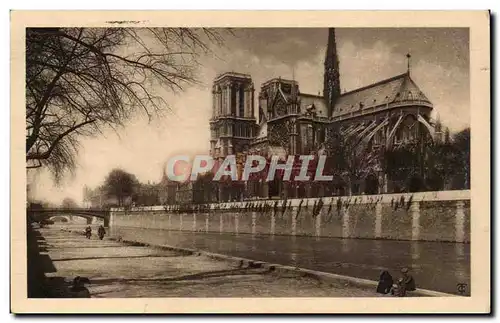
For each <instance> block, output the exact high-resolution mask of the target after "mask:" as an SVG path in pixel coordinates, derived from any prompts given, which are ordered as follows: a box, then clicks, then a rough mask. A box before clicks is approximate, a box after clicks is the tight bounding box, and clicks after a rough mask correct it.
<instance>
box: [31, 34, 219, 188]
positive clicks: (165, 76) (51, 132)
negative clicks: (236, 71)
mask: <svg viewBox="0 0 500 323" xmlns="http://www.w3.org/2000/svg"><path fill="white" fill-rule="evenodd" d="M221 41H222V38H221V36H220V33H219V32H216V31H213V30H207V29H187V28H28V29H26V160H27V164H28V168H36V167H41V166H43V165H46V166H49V168H50V169H51V170H52V172H53V174H54V175H56V179H59V178H60V175H61V174H62V173H64V171H65V170H68V169H72V168H73V167H74V166H75V155H76V153H77V149H78V142H79V141H78V140H79V137H80V136H88V135H94V134H97V133H99V132H101V131H102V130H103V129H104V127H111V128H115V127H116V126H119V125H122V124H123V122H124V121H125V120H127V119H128V118H130V117H131V116H132V115H133V114H134V113H135V112H137V111H142V112H143V113H144V114H146V115H147V116H148V117H149V118H151V117H152V116H154V115H157V114H158V113H160V112H162V111H165V110H166V108H167V106H168V105H167V102H166V101H165V99H164V98H163V97H162V96H161V94H160V93H157V92H158V91H157V90H156V89H159V88H162V89H166V90H170V91H174V92H175V91H181V90H183V89H184V88H185V87H186V86H187V85H190V84H194V83H197V78H196V76H195V75H196V73H195V72H196V68H197V66H198V55H199V54H200V53H202V52H203V51H205V52H206V51H208V50H209V43H211V42H215V43H220V42H221Z"/></svg>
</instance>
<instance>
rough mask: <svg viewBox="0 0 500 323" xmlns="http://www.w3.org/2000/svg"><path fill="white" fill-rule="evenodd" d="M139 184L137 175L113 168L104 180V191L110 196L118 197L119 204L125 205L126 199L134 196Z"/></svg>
mask: <svg viewBox="0 0 500 323" xmlns="http://www.w3.org/2000/svg"><path fill="white" fill-rule="evenodd" d="M138 186H139V181H138V180H137V178H136V177H135V175H133V174H130V173H128V172H126V171H124V170H122V169H117V168H116V169H113V170H112V171H111V172H110V173H109V174H108V176H107V177H106V179H105V180H104V186H103V188H104V192H105V194H106V196H108V197H114V198H116V201H117V203H118V206H123V205H124V203H125V199H126V198H128V197H130V198H131V197H132V196H133V195H134V194H135V193H136V192H137V188H138Z"/></svg>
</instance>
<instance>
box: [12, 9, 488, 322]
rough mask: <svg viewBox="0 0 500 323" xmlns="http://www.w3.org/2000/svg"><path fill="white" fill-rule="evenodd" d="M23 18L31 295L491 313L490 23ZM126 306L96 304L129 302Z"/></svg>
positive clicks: (481, 17) (22, 221)
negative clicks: (299, 23) (94, 21)
mask: <svg viewBox="0 0 500 323" xmlns="http://www.w3.org/2000/svg"><path fill="white" fill-rule="evenodd" d="M18 14H19V16H18V17H17V20H15V21H14V22H16V21H17V23H19V24H20V25H19V27H22V28H17V30H18V32H17V33H18V34H19V36H20V37H21V38H20V39H18V40H14V38H13V42H16V43H17V44H18V47H17V49H18V50H19V52H16V53H14V48H13V52H12V55H13V56H12V60H13V63H12V64H14V61H15V62H17V66H19V67H22V68H21V69H15V70H13V73H15V74H17V76H16V77H17V78H16V82H15V83H13V90H14V85H15V86H17V85H19V88H16V90H17V91H19V95H18V101H13V102H12V107H11V109H12V110H16V111H17V112H16V115H18V117H16V118H17V119H16V120H18V121H19V122H18V123H17V126H18V128H14V126H13V127H12V129H13V130H12V133H14V132H16V133H18V135H17V137H18V138H19V139H20V140H18V142H19V143H20V145H22V137H21V136H20V135H19V134H20V133H21V129H20V127H21V126H22V124H21V123H22V116H24V117H25V124H24V125H25V129H26V130H25V142H24V144H25V164H24V165H23V161H22V157H21V156H20V155H19V156H17V157H18V159H19V161H18V163H17V164H12V165H13V166H12V167H13V168H16V169H19V171H18V172H16V174H21V175H20V176H24V178H23V177H21V178H20V179H19V182H18V186H19V187H18V188H17V189H16V192H17V193H18V194H19V198H17V201H19V202H20V203H16V211H15V212H14V204H13V206H12V207H13V209H12V212H13V213H12V214H11V219H12V223H13V228H12V234H13V236H12V237H11V239H12V241H13V243H14V240H15V241H16V243H15V244H13V245H12V250H14V248H17V247H19V248H20V250H21V249H23V250H26V253H25V254H23V255H17V256H15V258H16V259H18V260H19V261H20V262H16V261H15V260H16V259H14V258H13V265H12V266H15V267H16V268H17V270H22V274H21V272H20V271H19V275H17V276H16V279H17V280H19V281H21V280H23V282H22V284H21V285H20V286H25V287H26V288H25V289H24V290H18V291H16V293H18V295H17V296H18V297H20V298H23V302H30V301H36V300H45V301H47V302H50V304H53V307H52V308H57V307H58V305H57V304H63V303H61V302H62V300H58V299H62V298H70V299H74V301H75V302H78V300H76V299H79V298H100V299H106V300H100V301H99V302H112V300H110V299H117V298H119V299H124V300H127V299H129V300H130V301H132V299H134V300H135V301H136V302H140V300H141V299H142V300H144V302H145V303H141V304H162V303H161V301H162V299H163V300H164V302H172V300H167V299H173V298H175V299H184V301H187V300H192V301H193V303H192V304H197V303H195V302H197V301H200V300H201V301H203V300H208V299H215V302H218V301H217V299H221V300H222V298H223V299H224V301H223V302H225V300H226V299H232V300H233V301H237V300H238V299H240V300H241V298H256V299H259V301H258V303H259V304H262V309H263V310H264V308H266V303H268V302H274V301H277V302H279V301H280V299H281V300H283V301H284V300H290V301H293V303H288V304H300V303H301V302H302V300H304V302H305V301H306V300H311V299H319V300H320V301H322V302H324V303H322V304H328V303H331V305H332V304H337V305H335V306H333V307H330V308H327V309H325V311H327V312H331V311H333V312H335V311H340V312H343V310H341V309H339V307H342V306H341V305H340V304H351V312H352V313H358V312H361V311H362V310H359V311H358V310H357V309H356V308H355V307H354V306H355V305H354V303H357V300H358V299H357V298H359V301H361V302H374V303H373V304H374V306H376V307H378V308H379V309H380V310H381V311H384V312H387V313H391V312H392V313H396V312H399V310H398V308H400V307H401V306H406V305H408V306H409V307H410V308H411V307H412V305H411V304H419V303H420V302H422V303H421V304H422V306H421V307H418V306H415V307H413V308H414V309H415V310H416V309H417V308H418V309H420V310H419V311H422V309H425V308H428V309H429V311H431V310H432V308H439V307H437V306H438V305H437V304H439V302H440V300H441V301H443V303H442V304H443V305H447V304H448V305H449V304H452V303H453V302H457V303H456V304H462V305H456V311H457V312H461V309H460V306H464V308H463V309H462V310H465V309H466V308H468V305H469V304H472V302H473V301H475V302H476V303H477V304H476V306H475V307H472V306H471V308H475V309H478V308H479V309H483V310H482V311H483V312H484V311H489V306H490V304H489V266H490V259H489V255H490V254H489V248H490V247H489V239H490V231H489V230H490V229H489V217H490V214H489V194H490V192H489V146H488V145H489V122H490V120H489V42H488V40H489V29H488V24H489V17H488V13H487V12H468V13H467V12H465V13H462V15H464V17H470V19H469V21H467V20H464V21H463V25H462V26H460V25H459V24H458V23H454V24H448V25H447V26H446V19H451V16H446V15H445V14H444V13H443V23H442V24H441V25H438V24H436V23H434V21H439V19H437V18H439V14H438V13H435V14H434V15H431V14H430V16H429V23H428V24H426V19H425V14H424V13H420V14H419V15H416V16H412V17H415V18H413V20H412V21H413V24H415V26H410V25H408V26H401V25H398V26H391V25H390V23H391V20H390V19H389V20H388V19H383V18H382V17H380V18H381V19H379V20H377V15H378V14H380V15H383V13H374V12H372V13H367V12H365V13H364V15H368V16H369V17H373V19H374V23H373V25H371V24H370V23H369V20H365V21H366V23H365V25H360V26H358V25H356V26H351V25H347V24H346V19H347V18H346V17H348V18H349V19H350V21H354V20H356V19H358V18H361V17H362V15H363V14H362V13H359V16H358V14H357V13H355V12H352V13H346V12H344V16H341V15H340V13H339V19H338V21H339V23H336V20H335V19H327V18H326V17H325V16H321V15H320V14H319V13H318V20H319V21H324V22H325V23H324V24H323V23H320V24H319V25H315V24H312V25H308V24H307V23H304V26H303V27H297V26H294V27H291V26H290V25H289V22H290V17H289V16H286V15H284V14H283V19H284V23H282V24H281V25H278V26H276V25H272V26H266V25H262V26H260V25H259V24H258V23H259V21H255V23H254V24H250V23H248V24H247V26H245V25H243V26H241V25H238V24H234V27H229V26H230V25H231V24H230V22H231V21H234V20H231V19H228V23H227V24H224V26H227V27H221V26H223V25H222V24H220V23H219V25H215V26H214V25H212V24H206V26H205V25H201V26H200V25H199V24H193V26H192V27H191V26H188V27H180V26H181V25H180V24H179V25H177V26H164V27H163V26H161V21H162V19H160V16H158V14H159V13H156V15H152V16H151V17H148V14H147V13H142V14H141V15H138V16H134V17H138V19H128V18H127V17H124V18H126V19H121V16H119V15H117V16H113V15H112V14H104V15H101V16H99V19H98V20H99V21H100V23H99V24H96V25H92V24H90V25H89V23H86V22H85V21H84V17H85V16H82V17H81V19H80V22H81V24H79V22H78V20H76V21H75V22H76V24H75V22H70V20H68V19H67V20H64V19H63V20H62V21H61V22H58V21H57V20H56V21H53V22H52V24H51V20H50V19H47V18H49V17H50V15H48V14H45V16H44V15H43V14H41V13H39V14H36V13H34V12H31V15H33V17H37V16H38V17H45V18H46V19H45V20H42V23H34V21H32V22H30V20H27V18H28V17H30V15H28V14H27V13H26V16H24V17H23V13H22V12H18ZM101 14H102V12H101ZM269 14H271V13H269ZM324 14H326V13H324ZM332 14H333V13H330V15H332ZM387 14H389V13H387ZM467 14H468V15H469V16H467ZM88 15H90V16H91V15H92V13H87V16H88ZM170 15H171V16H172V15H173V16H175V15H176V14H175V13H172V12H171V13H170ZM274 15H277V16H279V14H278V13H274ZM389 15H390V14H389ZM402 15H403V14H402ZM177 16H178V19H181V16H179V14H177ZM403 16H404V15H403ZM75 17H78V16H75ZM96 17H97V15H96ZM103 17H105V18H104V19H101V18H103ZM141 17H142V19H140V18H141ZM188 17H189V15H188ZM195 17H196V16H195V15H193V17H192V18H190V20H189V19H188V21H195ZM221 17H222V16H221ZM242 17H245V15H244V14H242ZM249 17H250V16H246V18H245V19H243V21H247V20H250V18H249ZM251 17H256V16H251ZM312 17H314V14H312V13H309V15H308V16H307V17H305V18H309V19H311V20H312ZM322 17H323V18H322ZM334 17H335V16H334ZM391 17H394V15H392V16H391ZM417 17H421V18H422V19H421V20H418V18H417ZM149 19H151V20H149ZM287 19H288V20H287ZM262 21H263V20H262ZM262 21H260V22H262ZM304 21H306V22H307V19H304ZM380 21H383V22H385V24H384V23H380ZM470 21H477V25H479V26H480V28H479V32H477V31H476V33H473V32H472V27H471V22H470ZM14 22H13V23H14ZM21 22H22V23H21ZM153 22H154V23H153ZM357 23H358V24H360V21H358V22H357ZM159 24H160V25H159ZM170 24H171V23H169V25H170ZM407 24H408V21H407ZM443 24H444V26H443ZM183 25H185V24H183ZM183 25H182V26H183ZM12 28H14V25H12ZM12 32H13V33H14V31H12ZM478 34H479V39H480V40H481V41H483V43H478V40H477V39H478V38H475V39H474V35H476V36H477V35H478ZM474 49H476V51H474ZM473 53H480V54H481V55H482V56H481V57H480V64H484V62H486V64H488V65H478V64H477V63H476V64H475V65H474V63H473V60H474V57H473ZM14 55H15V56H14ZM476 59H479V58H477V56H476ZM483 68H487V70H484V69H483ZM480 71H483V72H485V73H486V74H485V73H483V74H481V75H480V77H476V78H475V80H476V82H477V83H476V84H475V85H474V84H472V83H471V79H473V78H474V76H473V75H477V73H478V72H480ZM474 73H476V74H474ZM13 77H14V75H13ZM13 82H14V81H13ZM480 82H482V83H480ZM474 86H478V87H481V90H479V91H480V92H479V94H477V92H475V91H477V90H475V87H474ZM474 93H476V94H474ZM478 95H479V96H482V99H481V101H475V103H474V102H473V101H472V98H473V97H477V96H478ZM15 102H17V104H18V105H19V106H16V103H15ZM21 107H25V110H24V109H23V108H21ZM474 114H475V116H476V117H474V116H473V115H474ZM13 120H14V119H13ZM13 125H14V121H13ZM481 128H483V129H481ZM471 133H472V135H473V136H472V138H473V141H471ZM13 136H14V135H13ZM13 140H14V139H13ZM481 145H483V146H481ZM475 147H477V148H475ZM13 149H14V148H13ZM18 150H19V151H18V152H20V151H21V147H20V146H19V149H18ZM13 151H14V150H13ZM481 151H482V152H483V154H482V156H481V153H479V154H478V152H481ZM473 154H476V156H475V157H474V156H473ZM13 158H14V157H13ZM474 158H475V159H474ZM471 160H473V162H472V163H471ZM471 166H473V168H474V169H472V168H471ZM481 172H483V173H482V174H481ZM13 176H14V175H13ZM24 181H25V185H24V184H23V183H24ZM21 191H22V192H21ZM13 194H14V193H13ZM476 194H479V195H480V197H479V198H478V197H476V196H477V195H476ZM472 206H474V208H480V207H483V209H473V208H472ZM473 210H475V211H474V212H473ZM481 210H482V211H481ZM473 213H474V214H473ZM22 214H26V216H25V217H24V215H22ZM14 222H15V223H16V224H15V225H14ZM14 234H15V236H16V237H17V239H15V238H14ZM18 241H19V242H18ZM23 246H24V247H23ZM471 246H474V248H472V247H471ZM473 250H474V251H473ZM481 250H483V251H484V252H481ZM23 252H24V251H23ZM473 254H474V256H472V255H473ZM12 257H14V256H12ZM478 257H480V258H478ZM14 263H16V264H14ZM21 267H22V268H21ZM474 268H476V269H474ZM474 270H477V271H476V273H475V274H474ZM478 276H480V278H476V277H478ZM400 298H404V299H407V301H405V302H408V303H403V305H397V303H391V302H396V300H397V299H400ZM151 299H156V300H157V301H160V302H159V303H149V302H150V301H151ZM382 299H383V300H382ZM120 302H122V301H117V302H116V303H113V304H115V305H111V304H112V303H109V304H110V305H109V307H108V306H107V305H106V304H108V303H102V305H99V308H100V309H104V308H106V311H110V310H111V307H112V306H114V307H113V311H118V312H120V311H123V312H128V311H129V310H130V311H133V310H132V307H130V309H125V307H124V306H123V305H122V307H121V309H120V305H119V304H120ZM154 302H156V301H154ZM341 302H350V303H341ZM375 302H377V303H376V304H378V305H375ZM384 302H387V303H384ZM410 302H411V303H410ZM425 302H427V303H425ZM447 302H448V303H447ZM433 303H435V304H434V305H432V304H433ZM20 304H21V303H19V306H17V307H16V309H17V311H20V312H25V311H26V310H27V309H28V308H29V306H28V305H25V306H26V307H24V306H21V305H20ZM22 304H28V303H22ZM68 304H69V303H68ZM75 304H76V303H75ZM77 304H81V305H78V306H75V307H72V308H73V310H72V311H73V312H78V311H80V310H82V311H87V310H85V309H84V308H85V307H86V305H82V304H86V303H77ZM121 304H126V303H121ZM127 304H128V303H127ZM130 304H131V303H130ZM164 304H166V303H164ZM184 304H185V305H183V306H188V305H186V304H187V303H184ZM269 304H270V303H269ZM280 304H281V303H280ZM358 304H359V303H358ZM380 304H387V305H380ZM390 304H392V305H390ZM405 304H406V305H405ZM424 304H427V305H424ZM453 304H454V303H453ZM61 306H62V305H61ZM66 306H69V305H66ZM146 306H147V305H143V308H144V312H146ZM193 306H194V305H193ZM213 306H215V305H213ZM224 306H225V305H223V304H219V305H217V306H216V307H217V308H224ZM242 306H243V307H245V305H242ZM255 306H258V305H255ZM259 306H260V305H259ZM267 306H271V305H267ZM290 306H292V307H293V305H288V307H285V306H284V305H281V306H280V308H281V309H282V310H284V312H289V311H292V312H295V311H293V310H290ZM304 306H305V305H304ZM383 306H385V307H384V309H383V310H382V307H383ZM425 306H428V307H425ZM159 307H161V306H159ZM300 307H301V305H299V307H298V308H300ZM358 307H359V305H358ZM89 308H90V307H89ZM286 308H288V309H286ZM368 308H369V307H367V309H368ZM371 308H372V309H373V308H374V307H371ZM447 308H448V307H447ZM203 309H207V305H204V306H200V307H199V308H197V309H192V310H191V311H193V310H194V311H203ZM211 309H212V310H215V308H211ZM38 310H39V311H40V308H39V309H38ZM248 310H249V309H248V308H246V309H245V310H244V311H245V312H246V311H248ZM275 310H277V308H276V309H274V310H273V311H275ZM317 310H318V309H317ZM346 310H347V309H346ZM42 311H43V310H42ZM142 311H143V310H141V312H142ZM154 311H155V312H158V311H160V312H161V311H168V310H167V309H165V308H164V309H163V310H162V309H161V308H159V309H156V310H154ZM231 311H236V310H235V309H234V307H232V310H231ZM450 311H451V312H453V310H450ZM479 311H481V310H479ZM96 312H98V311H97V310H96ZM186 312H189V311H187V310H186Z"/></svg>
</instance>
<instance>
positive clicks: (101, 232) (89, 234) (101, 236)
mask: <svg viewBox="0 0 500 323" xmlns="http://www.w3.org/2000/svg"><path fill="white" fill-rule="evenodd" d="M105 234H106V230H105V229H104V227H103V226H102V225H100V226H99V228H98V229H97V236H98V237H99V240H102V239H104V235H105ZM85 236H86V237H87V239H90V238H91V237H92V227H91V226H90V225H89V226H88V227H86V228H85Z"/></svg>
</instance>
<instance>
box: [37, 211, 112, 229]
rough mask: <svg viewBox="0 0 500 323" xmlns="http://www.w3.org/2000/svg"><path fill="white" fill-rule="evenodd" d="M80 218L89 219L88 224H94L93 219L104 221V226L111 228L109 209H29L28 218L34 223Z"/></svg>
mask: <svg viewBox="0 0 500 323" xmlns="http://www.w3.org/2000/svg"><path fill="white" fill-rule="evenodd" d="M64 215H69V216H73V215H75V216H79V217H82V218H85V219H87V224H90V223H92V219H93V218H99V219H103V220H104V226H105V227H108V226H109V217H110V210H107V209H91V208H50V209H47V208H28V210H27V216H28V218H29V219H31V220H33V221H41V220H43V219H50V218H51V217H54V216H64Z"/></svg>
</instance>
